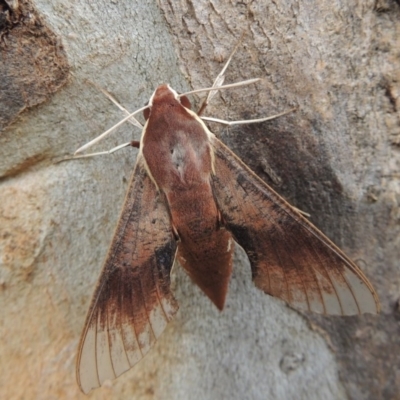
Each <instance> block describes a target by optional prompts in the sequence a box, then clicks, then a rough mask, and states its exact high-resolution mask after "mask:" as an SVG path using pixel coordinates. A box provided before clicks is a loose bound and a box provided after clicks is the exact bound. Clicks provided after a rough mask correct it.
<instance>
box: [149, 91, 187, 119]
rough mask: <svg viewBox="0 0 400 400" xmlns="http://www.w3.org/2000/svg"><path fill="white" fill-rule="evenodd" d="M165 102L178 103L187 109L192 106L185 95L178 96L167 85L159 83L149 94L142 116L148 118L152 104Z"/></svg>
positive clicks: (163, 103)
mask: <svg viewBox="0 0 400 400" xmlns="http://www.w3.org/2000/svg"><path fill="white" fill-rule="evenodd" d="M167 104H170V105H171V106H174V105H176V104H179V105H182V106H183V107H185V108H188V109H189V110H190V109H191V108H192V106H191V104H190V101H189V99H188V98H187V97H186V96H179V94H178V93H177V92H176V91H175V90H174V89H172V88H171V86H169V85H160V86H159V87H158V88H157V89H156V90H155V91H154V93H153V94H152V95H151V97H150V100H149V104H148V107H147V108H146V109H145V110H144V111H143V116H144V118H145V119H146V120H147V119H148V118H149V116H150V114H151V110H152V108H153V106H158V105H167Z"/></svg>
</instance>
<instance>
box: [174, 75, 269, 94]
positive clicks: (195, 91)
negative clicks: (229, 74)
mask: <svg viewBox="0 0 400 400" xmlns="http://www.w3.org/2000/svg"><path fill="white" fill-rule="evenodd" d="M259 81H261V78H253V79H247V80H245V81H240V82H236V83H230V84H229V85H223V86H219V87H218V88H216V87H209V88H204V89H196V90H191V91H190V92H186V93H181V94H178V98H179V97H182V96H187V95H189V94H194V93H201V92H210V91H211V90H215V91H218V90H223V89H231V88H236V87H239V86H245V85H251V84H252V83H256V82H259Z"/></svg>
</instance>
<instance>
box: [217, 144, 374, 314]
mask: <svg viewBox="0 0 400 400" xmlns="http://www.w3.org/2000/svg"><path fill="white" fill-rule="evenodd" d="M212 145H213V148H214V153H215V168H216V171H215V175H214V176H213V182H212V186H213V189H214V193H215V198H216V201H217V204H218V207H219V210H220V211H221V214H222V216H223V219H224V221H225V226H226V228H227V229H228V230H230V231H231V232H232V234H233V236H234V238H235V240H236V242H237V243H238V244H239V245H241V246H242V247H243V249H244V250H245V252H246V253H247V255H248V257H249V259H250V263H251V266H252V272H253V279H254V282H255V284H256V286H257V287H259V288H260V289H262V290H263V291H265V292H266V293H268V294H270V295H272V296H275V297H279V298H281V299H283V300H285V301H286V302H287V303H289V304H291V305H292V306H293V307H295V308H299V309H301V310H306V311H313V312H318V313H323V314H337V315H354V314H361V313H365V312H367V313H376V312H379V309H380V306H379V300H378V296H377V294H376V292H375V290H374V288H373V287H372V285H371V283H370V282H369V281H368V279H367V278H366V277H365V275H364V274H363V273H362V271H361V270H360V268H359V267H358V266H357V265H356V264H354V263H353V262H352V261H351V260H350V259H349V258H348V257H347V256H346V255H345V254H344V253H343V252H342V251H341V250H340V249H339V248H338V247H337V246H335V245H334V244H333V243H332V241H330V240H329V239H328V238H327V237H326V236H325V235H324V234H323V233H321V232H320V231H319V230H318V229H317V228H315V227H314V226H313V225H312V224H311V223H310V222H309V221H307V220H306V219H305V218H304V217H303V216H302V215H301V214H300V213H299V212H297V211H296V210H295V209H293V207H291V206H290V205H289V204H288V203H287V202H286V201H285V200H284V199H283V198H282V197H281V196H279V195H278V194H277V193H276V192H274V191H273V190H272V189H271V188H270V187H269V186H268V185H267V184H266V183H265V182H264V181H262V180H261V179H260V178H259V177H257V175H255V174H254V172H252V171H251V170H250V169H249V168H248V167H247V166H246V165H245V164H244V163H243V162H242V161H241V160H240V159H239V158H238V157H237V156H236V155H235V154H234V153H232V152H231V151H230V150H229V149H228V148H227V147H226V146H225V145H224V144H223V143H222V142H221V141H219V140H218V139H217V138H215V137H214V138H212Z"/></svg>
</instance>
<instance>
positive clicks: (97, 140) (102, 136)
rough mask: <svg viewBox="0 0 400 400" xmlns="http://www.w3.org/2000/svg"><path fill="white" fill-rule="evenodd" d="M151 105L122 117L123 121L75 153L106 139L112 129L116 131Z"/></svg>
mask: <svg viewBox="0 0 400 400" xmlns="http://www.w3.org/2000/svg"><path fill="white" fill-rule="evenodd" d="M148 107H149V106H148V105H147V106H144V107H142V108H139V109H138V110H136V111H134V112H133V113H131V114H129V115H127V116H126V117H125V118H123V119H121V121H119V122H118V123H116V124H115V125H114V126H112V127H111V128H110V129H107V130H106V131H105V132H103V133H102V134H101V135H99V136H97V137H96V138H94V139H93V140H91V141H90V142H88V143H86V144H85V145H83V146H82V147H79V149H78V150H76V151H75V153H74V155H76V154H78V153H82V151H84V150H86V149H88V148H89V147H92V146H93V145H94V144H95V143H97V142H100V140H102V139H104V138H105V137H106V136H107V135H108V134H109V133H111V132H112V131H114V130H115V129H116V128H118V127H119V126H121V125H122V124H123V123H124V122H126V121H128V119H130V118H131V117H133V116H134V115H136V114H138V113H140V112H142V111H143V110H145V109H146V108H148Z"/></svg>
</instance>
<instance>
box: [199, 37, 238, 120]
mask: <svg viewBox="0 0 400 400" xmlns="http://www.w3.org/2000/svg"><path fill="white" fill-rule="evenodd" d="M242 38H243V34H242V36H241V37H240V39H239V41H238V42H237V44H236V46H235V48H234V49H233V51H232V53H231V54H230V56H229V57H228V60H227V61H226V63H225V65H224V67H223V68H222V70H221V72H220V73H219V74H218V75H217V77H216V78H215V80H214V83H213V85H212V87H213V88H214V87H215V88H218V87H220V86H222V84H223V83H224V80H225V72H226V69H227V68H228V65H229V64H230V62H231V60H232V57H233V55H234V54H235V53H236V50H237V49H238V47H239V45H240V43H241V42H242ZM216 93H217V90H211V91H210V92H209V93H208V96H207V97H206V98H205V99H204V100H203V103H202V104H201V106H200V109H199V111H198V112H197V115H199V116H200V115H201V114H202V113H203V111H204V110H205V108H206V107H207V105H208V103H210V101H211V99H212V98H213V97H214V96H215V95H216Z"/></svg>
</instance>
